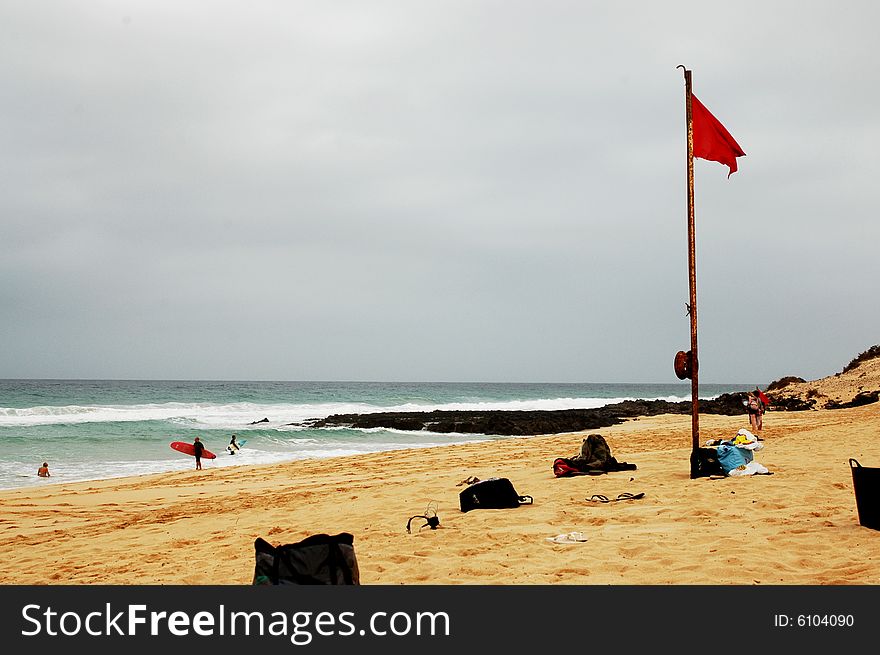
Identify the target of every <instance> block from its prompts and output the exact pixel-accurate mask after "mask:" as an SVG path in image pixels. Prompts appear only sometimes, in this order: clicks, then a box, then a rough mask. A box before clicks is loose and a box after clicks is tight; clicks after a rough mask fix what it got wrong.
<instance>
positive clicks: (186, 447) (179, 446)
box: [171, 441, 217, 459]
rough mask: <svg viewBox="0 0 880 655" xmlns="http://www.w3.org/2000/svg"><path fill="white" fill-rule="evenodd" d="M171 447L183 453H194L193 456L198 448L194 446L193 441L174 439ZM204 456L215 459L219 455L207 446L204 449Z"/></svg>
mask: <svg viewBox="0 0 880 655" xmlns="http://www.w3.org/2000/svg"><path fill="white" fill-rule="evenodd" d="M171 447H172V448H174V450H177V451H179V452H181V453H185V454H187V455H192V456H193V457H195V454H196V449H195V448H193V445H192V444H191V443H186V442H185V441H172V442H171ZM202 457H203V458H205V459H214V458H215V457H217V455H215V454H214V453H212V452H211V451H210V450H208V449H207V448H205V450H203V451H202Z"/></svg>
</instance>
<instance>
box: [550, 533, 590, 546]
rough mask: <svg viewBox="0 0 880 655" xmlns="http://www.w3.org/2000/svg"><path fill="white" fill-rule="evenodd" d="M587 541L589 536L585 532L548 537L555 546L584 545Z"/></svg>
mask: <svg viewBox="0 0 880 655" xmlns="http://www.w3.org/2000/svg"><path fill="white" fill-rule="evenodd" d="M586 540H587V535H585V534H584V533H583V532H568V533H566V534H558V535H556V536H555V537H547V541H552V542H553V543H554V544H582V543H583V542H585V541H586Z"/></svg>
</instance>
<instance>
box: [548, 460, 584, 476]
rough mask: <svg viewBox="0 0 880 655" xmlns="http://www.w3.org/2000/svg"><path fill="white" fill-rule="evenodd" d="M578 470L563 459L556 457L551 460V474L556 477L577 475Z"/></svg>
mask: <svg viewBox="0 0 880 655" xmlns="http://www.w3.org/2000/svg"><path fill="white" fill-rule="evenodd" d="M578 474H580V471H578V470H577V469H576V468H574V467H573V466H570V465H569V464H568V463H567V462H566V461H565V460H564V459H562V458H561V457H558V458H557V459H556V460H555V461H554V462H553V475H555V476H556V477H557V478H562V477H565V476H566V475H578Z"/></svg>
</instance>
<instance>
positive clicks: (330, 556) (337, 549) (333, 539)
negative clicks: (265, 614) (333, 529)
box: [253, 532, 360, 585]
mask: <svg viewBox="0 0 880 655" xmlns="http://www.w3.org/2000/svg"><path fill="white" fill-rule="evenodd" d="M254 550H255V551H256V560H257V561H256V565H255V566H254V582H253V584H255V585H283V584H300V585H306V584H334V585H335V584H338V585H359V584H360V574H359V572H358V565H357V558H356V557H355V555H354V536H353V535H351V534H349V533H347V532H342V533H340V534H337V535H335V536H330V535H327V534H316V535H312V536H311V537H307V538H306V539H303V540H302V541H300V542H298V543H295V544H285V545H283V546H278V547H275V546H273V545H272V544H270V543H269V542H267V541H265V540H264V539H262V538H260V537H257V540H256V541H254Z"/></svg>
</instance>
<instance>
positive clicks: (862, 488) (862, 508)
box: [849, 459, 880, 530]
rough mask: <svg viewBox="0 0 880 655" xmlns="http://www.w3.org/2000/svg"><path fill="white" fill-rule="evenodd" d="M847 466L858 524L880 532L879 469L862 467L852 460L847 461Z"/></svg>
mask: <svg viewBox="0 0 880 655" xmlns="http://www.w3.org/2000/svg"><path fill="white" fill-rule="evenodd" d="M849 466H850V468H851V469H852V477H853V489H854V490H855V492H856V509H857V510H858V512H859V524H860V525H863V526H865V527H866V528H871V529H872V530H880V468H868V467H867V466H862V465H861V464H859V463H858V461H856V460H854V459H850V460H849Z"/></svg>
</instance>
